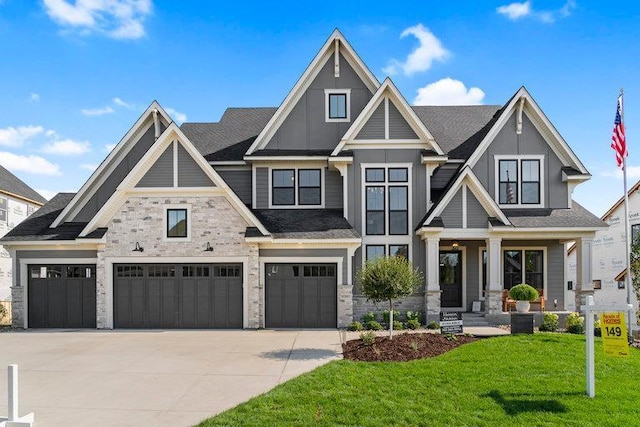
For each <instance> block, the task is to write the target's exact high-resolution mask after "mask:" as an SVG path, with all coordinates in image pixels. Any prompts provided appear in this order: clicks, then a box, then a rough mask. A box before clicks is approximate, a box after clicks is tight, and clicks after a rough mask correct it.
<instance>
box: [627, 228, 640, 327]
mask: <svg viewBox="0 0 640 427" xmlns="http://www.w3.org/2000/svg"><path fill="white" fill-rule="evenodd" d="M630 258H631V259H630V260H629V267H630V268H631V281H630V282H631V284H632V285H631V286H633V288H632V289H633V293H634V294H635V295H636V301H640V236H639V237H636V238H635V239H634V240H633V242H632V243H631V257H630ZM636 322H639V323H640V310H639V309H638V307H636ZM629 333H631V331H629Z"/></svg>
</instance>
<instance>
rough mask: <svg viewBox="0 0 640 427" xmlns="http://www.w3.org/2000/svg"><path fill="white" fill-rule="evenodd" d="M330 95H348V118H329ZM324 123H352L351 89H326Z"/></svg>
mask: <svg viewBox="0 0 640 427" xmlns="http://www.w3.org/2000/svg"><path fill="white" fill-rule="evenodd" d="M329 95H346V103H347V105H346V117H345V118H335V119H334V118H331V117H329ZM324 121H325V122H327V123H341V122H342V123H345V122H350V121H351V89H325V90H324Z"/></svg>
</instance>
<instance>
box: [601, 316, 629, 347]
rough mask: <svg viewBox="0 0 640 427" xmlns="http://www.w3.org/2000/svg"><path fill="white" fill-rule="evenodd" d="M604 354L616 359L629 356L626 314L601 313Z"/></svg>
mask: <svg viewBox="0 0 640 427" xmlns="http://www.w3.org/2000/svg"><path fill="white" fill-rule="evenodd" d="M600 327H601V328H602V343H603V345H604V354H606V355H608V356H615V357H628V356H629V341H628V339H627V326H626V323H625V321H624V313H622V312H618V313H600Z"/></svg>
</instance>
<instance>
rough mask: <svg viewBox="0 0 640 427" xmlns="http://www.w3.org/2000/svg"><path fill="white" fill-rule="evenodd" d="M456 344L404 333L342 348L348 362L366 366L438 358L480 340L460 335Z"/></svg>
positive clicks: (428, 335)
mask: <svg viewBox="0 0 640 427" xmlns="http://www.w3.org/2000/svg"><path fill="white" fill-rule="evenodd" d="M455 338H456V339H455V340H450V339H447V337H446V336H445V335H440V334H432V333H425V332H422V333H402V334H398V335H394V336H393V339H392V340H389V337H388V336H386V337H376V339H375V341H374V342H373V343H372V344H370V345H367V344H364V343H363V342H362V340H359V339H357V340H350V341H347V342H346V343H345V344H343V345H342V356H343V357H344V358H345V359H347V360H354V361H362V362H407V361H409V360H416V359H423V358H425V357H434V356H438V355H440V354H443V353H446V352H447V351H451V350H453V349H454V348H457V347H460V346H461V345H463V344H467V343H470V342H473V341H476V340H477V339H478V338H475V337H471V336H464V335H456V336H455Z"/></svg>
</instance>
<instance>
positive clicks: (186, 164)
mask: <svg viewBox="0 0 640 427" xmlns="http://www.w3.org/2000/svg"><path fill="white" fill-rule="evenodd" d="M213 186H215V184H214V183H213V182H211V179H210V178H209V177H208V176H207V174H206V173H205V172H204V171H203V170H202V168H201V167H200V166H199V165H198V164H197V163H196V161H195V160H194V159H193V157H191V155H190V154H189V153H187V150H185V148H184V147H183V146H182V144H178V187H213Z"/></svg>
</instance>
